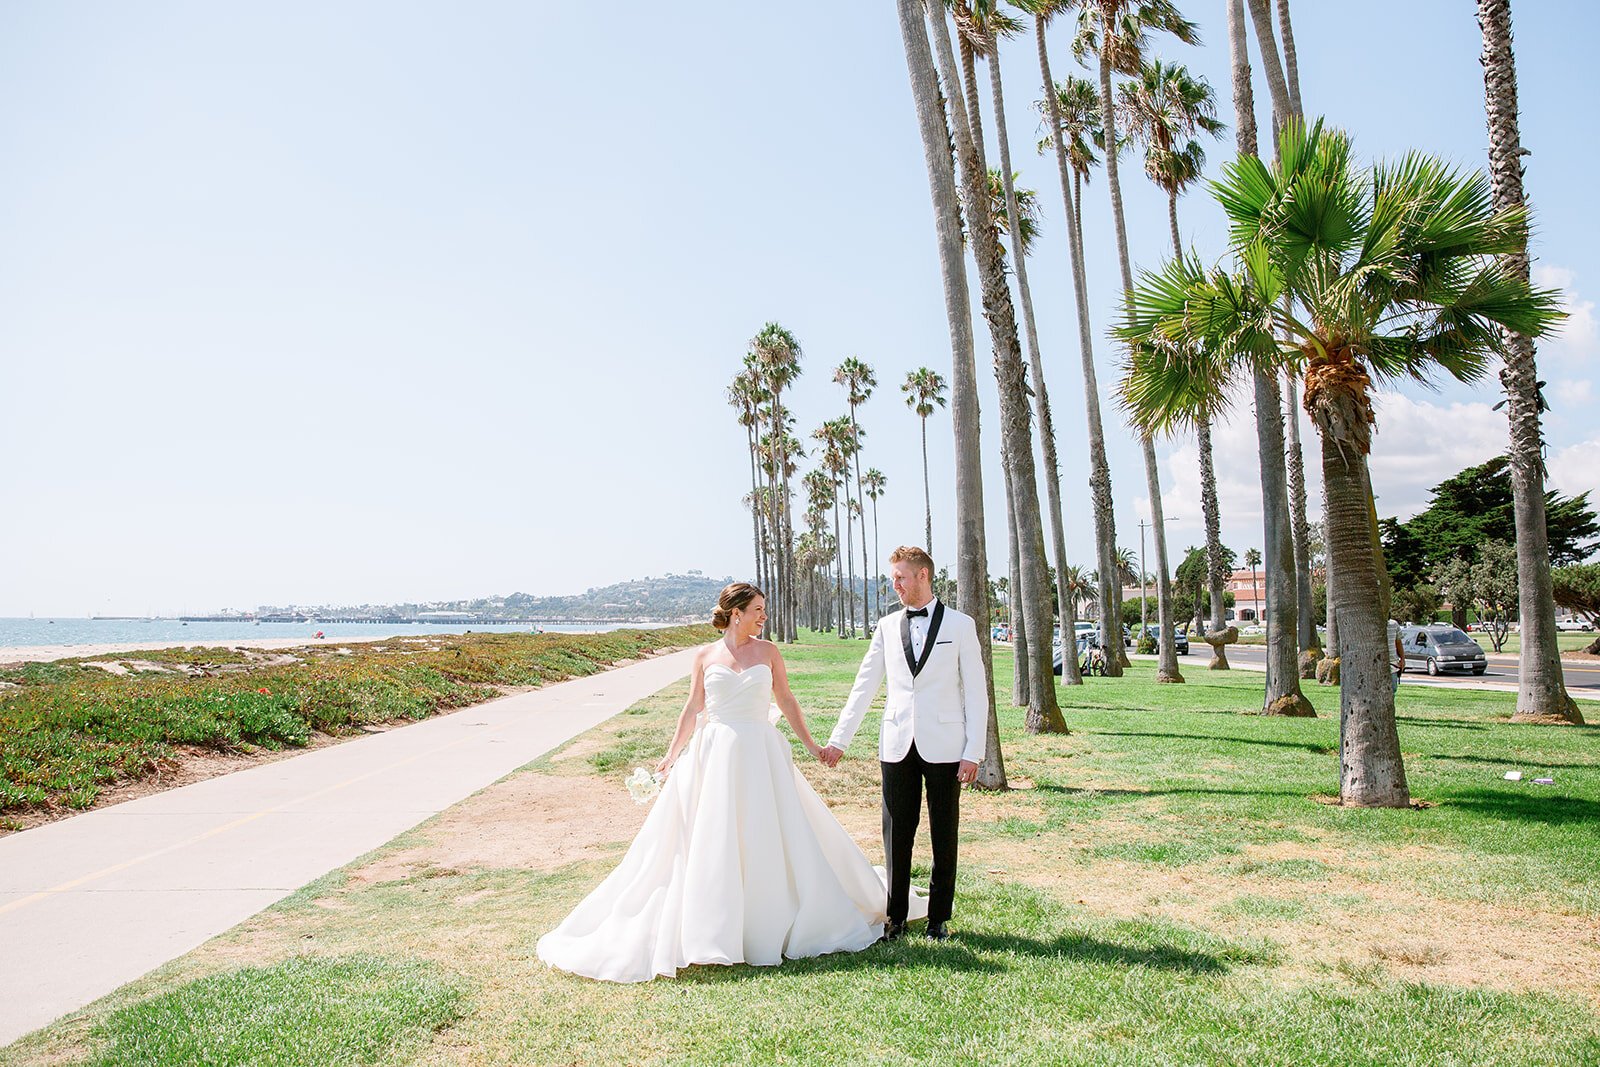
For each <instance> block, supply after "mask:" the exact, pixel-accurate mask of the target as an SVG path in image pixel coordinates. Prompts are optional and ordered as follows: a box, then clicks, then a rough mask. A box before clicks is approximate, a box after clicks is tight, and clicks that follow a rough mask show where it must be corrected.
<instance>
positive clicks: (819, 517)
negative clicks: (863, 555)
mask: <svg viewBox="0 0 1600 1067" xmlns="http://www.w3.org/2000/svg"><path fill="white" fill-rule="evenodd" d="M820 433H821V431H820V430H819V431H818V432H817V434H813V436H815V437H817V438H818V440H823V438H822V437H820V436H818V434H820ZM827 460H828V452H827V447H826V444H824V448H823V454H822V456H820V457H819V463H820V464H821V465H819V466H818V467H817V469H816V470H813V471H811V472H810V473H809V474H807V475H806V476H805V479H804V486H805V490H806V521H807V523H808V524H809V525H810V526H811V529H812V532H813V534H814V536H815V541H816V546H817V555H816V559H815V561H814V562H813V567H814V569H815V570H817V571H821V572H822V575H823V577H824V578H826V576H827V572H826V571H825V570H823V568H826V567H829V566H831V565H832V563H833V561H834V558H835V556H836V554H837V550H838V538H837V537H836V536H834V535H832V534H830V533H828V513H829V512H830V511H832V512H833V513H834V514H835V515H836V516H837V514H838V505H839V483H838V481H837V480H836V478H835V476H834V475H833V474H832V473H831V472H830V471H829V470H828V469H827V466H826V463H827ZM835 528H836V529H837V524H836V525H835ZM817 599H818V600H819V601H821V602H822V603H827V602H828V601H829V598H827V597H826V596H819V597H818V598H817ZM833 603H834V605H835V606H837V601H834V602H833ZM825 616H826V617H828V618H829V619H830V622H829V624H828V625H827V626H820V627H819V628H820V629H825V630H826V629H832V628H833V627H834V625H835V623H834V621H832V620H833V618H834V613H833V611H832V610H831V609H830V610H829V611H827V612H823V611H820V610H819V611H818V612H817V618H818V619H819V620H820V619H822V618H823V617H825Z"/></svg>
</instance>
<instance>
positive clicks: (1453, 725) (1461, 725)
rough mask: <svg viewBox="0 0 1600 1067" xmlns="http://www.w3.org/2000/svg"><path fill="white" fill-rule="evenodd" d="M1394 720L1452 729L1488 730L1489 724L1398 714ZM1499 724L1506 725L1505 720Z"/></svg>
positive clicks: (1412, 724)
mask: <svg viewBox="0 0 1600 1067" xmlns="http://www.w3.org/2000/svg"><path fill="white" fill-rule="evenodd" d="M1394 721H1395V722H1398V723H1407V724H1409V725H1411V726H1442V727H1445V728H1446V729H1450V730H1487V729H1489V725H1488V724H1487V723H1481V722H1463V721H1462V720H1460V719H1429V718H1425V717H1422V716H1418V715H1396V716H1395V717H1394ZM1499 725H1505V723H1504V722H1501V723H1499Z"/></svg>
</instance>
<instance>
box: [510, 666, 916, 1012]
mask: <svg viewBox="0 0 1600 1067" xmlns="http://www.w3.org/2000/svg"><path fill="white" fill-rule="evenodd" d="M705 690H706V708H705V713H704V715H703V717H702V720H701V723H700V725H699V728H698V729H697V730H696V731H695V733H694V736H693V737H692V738H691V739H690V740H689V743H688V744H687V745H685V746H684V750H683V752H682V753H681V754H680V755H679V757H678V761H677V763H676V765H675V766H674V767H673V768H672V772H671V773H670V774H669V775H668V776H667V780H666V783H665V784H664V785H663V786H662V788H661V792H660V794H659V795H658V796H657V797H656V798H655V801H654V805H655V806H654V808H653V809H652V810H651V812H650V814H649V816H648V817H647V818H646V819H645V822H644V826H643V827H642V828H641V829H640V830H639V836H637V837H635V838H634V839H633V844H632V845H630V846H629V847H628V853H627V855H625V856H624V857H623V858H622V862H621V863H620V864H619V865H618V866H617V868H616V870H614V871H612V872H611V874H610V875H609V876H608V877H607V878H606V880H605V881H603V882H601V883H600V885H599V886H597V887H596V888H595V890H594V892H592V893H590V894H589V895H588V896H587V897H585V898H584V900H583V901H582V903H580V904H579V905H578V906H577V907H576V908H574V909H573V910H572V913H571V914H570V915H568V916H567V917H566V919H565V920H564V921H563V922H562V923H561V925H560V926H558V927H556V928H555V929H554V930H552V931H551V932H550V933H548V934H545V935H544V936H543V937H541V938H540V939H539V945H538V952H539V958H540V959H542V960H544V961H545V962H546V963H548V964H549V965H550V966H552V967H558V968H560V969H561V970H564V971H571V972H573V973H574V974H580V975H584V976H587V977H589V978H599V979H604V980H606V981H610V982H643V981H647V980H649V979H651V978H654V977H656V976H657V975H662V976H665V977H672V976H674V975H675V974H677V972H678V969H679V968H681V967H686V966H688V965H690V964H694V963H724V964H725V963H748V964H754V965H756V966H772V965H774V964H778V963H781V962H782V961H783V960H784V959H785V958H788V959H801V958H804V957H808V956H820V955H822V954H824V953H828V952H854V951H857V950H860V949H863V948H866V947H867V946H868V945H870V944H872V943H873V942H875V941H877V940H878V938H879V936H880V935H881V934H882V932H883V924H884V922H885V921H886V918H887V916H886V914H885V909H886V907H887V894H886V893H885V890H884V884H885V883H884V877H883V871H882V868H877V867H874V866H873V865H872V863H871V862H870V861H869V860H868V859H867V857H866V856H865V855H863V854H862V852H861V849H860V848H858V847H857V846H856V843H855V841H854V840H852V839H851V837H850V835H849V834H848V833H847V832H846V831H845V829H844V827H842V826H840V825H839V822H838V820H837V819H835V818H834V817H833V813H832V812H830V811H829V810H828V806H827V804H825V803H824V802H823V800H822V798H821V797H819V796H817V794H816V792H815V791H814V790H812V788H811V786H810V784H808V783H807V782H806V780H805V778H804V777H802V776H801V774H800V772H799V771H798V770H797V769H796V768H795V766H794V761H793V759H792V757H791V752H790V748H789V742H788V741H787V740H786V739H785V738H784V736H783V735H782V734H780V733H779V732H778V730H777V729H776V727H774V726H773V724H772V723H771V722H770V721H769V719H768V717H767V710H768V707H769V704H770V702H771V699H772V672H771V669H770V668H769V667H767V666H766V665H765V664H757V665H756V666H754V667H749V668H746V669H745V670H743V671H735V670H733V669H732V668H730V667H726V666H723V665H722V664H720V663H713V664H711V665H710V666H708V667H707V668H706V674H705ZM912 909H913V914H912V915H911V918H921V917H923V916H925V915H926V914H927V901H926V899H925V898H920V897H918V896H916V895H914V896H913V899H912ZM919 910H920V914H919Z"/></svg>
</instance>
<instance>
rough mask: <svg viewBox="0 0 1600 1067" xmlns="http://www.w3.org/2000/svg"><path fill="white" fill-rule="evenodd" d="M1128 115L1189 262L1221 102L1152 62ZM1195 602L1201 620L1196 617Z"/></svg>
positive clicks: (1210, 569)
mask: <svg viewBox="0 0 1600 1067" xmlns="http://www.w3.org/2000/svg"><path fill="white" fill-rule="evenodd" d="M1118 103H1119V105H1120V106H1121V108H1122V112H1123V117H1124V119H1125V120H1126V123H1127V126H1128V130H1129V133H1130V135H1131V136H1132V138H1133V139H1134V140H1135V141H1138V142H1139V143H1141V144H1143V145H1144V147H1145V156H1144V171H1145V175H1146V176H1147V177H1148V178H1149V179H1150V180H1151V181H1152V182H1154V183H1155V184H1156V186H1157V188H1159V189H1160V190H1161V191H1162V192H1164V193H1166V194H1167V217H1168V221H1169V222H1170V223H1171V226H1172V254H1173V255H1175V256H1181V255H1183V239H1182V237H1181V236H1180V235H1179V230H1178V197H1179V196H1180V195H1182V193H1183V191H1184V190H1185V189H1187V188H1188V187H1189V186H1190V185H1192V184H1194V183H1195V182H1196V181H1198V180H1199V179H1200V176H1201V173H1202V171H1203V169H1204V167H1205V161H1206V156H1205V150H1204V149H1203V148H1202V147H1201V146H1200V142H1199V141H1198V140H1196V139H1195V138H1194V135H1195V134H1201V133H1203V134H1212V135H1215V134H1217V133H1218V132H1220V131H1221V130H1222V128H1223V124H1222V123H1221V122H1220V121H1218V119H1217V117H1216V100H1215V97H1214V95H1213V94H1212V92H1211V86H1210V85H1209V84H1207V83H1206V80H1205V79H1204V78H1200V77H1197V76H1194V75H1191V74H1190V73H1189V71H1188V69H1187V68H1185V67H1184V66H1182V65H1181V64H1171V63H1162V62H1161V61H1160V60H1153V61H1151V62H1148V63H1144V64H1143V65H1141V66H1140V68H1139V76H1138V77H1137V78H1136V79H1134V80H1133V81H1129V82H1124V83H1123V84H1122V86H1121V99H1120V100H1119V101H1118ZM1211 418H1212V416H1211V413H1210V412H1208V411H1204V410H1202V411H1198V412H1196V414H1195V420H1194V428H1195V439H1196V443H1197V444H1198V446H1199V449H1200V508H1201V513H1202V515H1203V516H1204V518H1205V524H1206V555H1207V560H1208V564H1207V568H1206V577H1207V588H1208V589H1209V591H1210V595H1211V618H1212V632H1211V633H1210V634H1209V635H1207V640H1208V641H1209V643H1210V645H1211V649H1212V656H1211V662H1210V664H1209V665H1208V666H1209V668H1210V669H1211V670H1224V671H1225V670H1227V669H1228V656H1227V652H1226V651H1225V649H1226V647H1227V639H1228V637H1227V631H1226V623H1225V622H1224V619H1225V617H1226V616H1225V612H1224V602H1223V601H1224V597H1223V588H1222V587H1223V581H1224V578H1225V576H1224V572H1223V564H1222V520H1221V514H1220V508H1219V507H1218V504H1217V476H1216V468H1215V465H1214V461H1213V457H1212V451H1211ZM1198 601H1199V598H1198V597H1197V598H1196V608H1197V610H1196V615H1198V614H1199V611H1198Z"/></svg>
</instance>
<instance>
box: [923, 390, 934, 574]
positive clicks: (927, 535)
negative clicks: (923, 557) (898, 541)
mask: <svg viewBox="0 0 1600 1067" xmlns="http://www.w3.org/2000/svg"><path fill="white" fill-rule="evenodd" d="M921 422H922V536H923V540H924V542H925V543H926V545H927V553H928V555H930V556H931V555H933V493H932V492H931V491H930V490H929V488H928V416H926V415H924V416H922V419H921Z"/></svg>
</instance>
